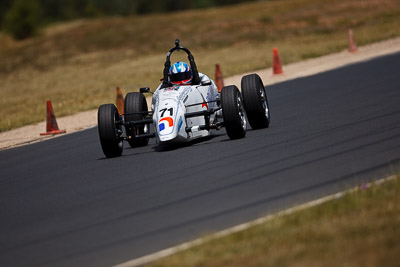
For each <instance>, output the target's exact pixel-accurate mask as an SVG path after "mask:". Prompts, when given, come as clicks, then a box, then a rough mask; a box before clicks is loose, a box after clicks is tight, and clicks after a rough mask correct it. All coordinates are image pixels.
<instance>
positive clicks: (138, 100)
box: [124, 92, 150, 147]
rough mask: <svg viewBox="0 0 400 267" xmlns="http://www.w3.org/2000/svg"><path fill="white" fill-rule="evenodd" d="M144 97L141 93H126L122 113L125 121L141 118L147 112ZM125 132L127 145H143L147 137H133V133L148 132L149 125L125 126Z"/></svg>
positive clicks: (147, 140) (147, 139)
mask: <svg viewBox="0 0 400 267" xmlns="http://www.w3.org/2000/svg"><path fill="white" fill-rule="evenodd" d="M147 111H148V109H147V102H146V97H145V96H144V95H143V94H142V93H138V92H133V93H128V94H127V95H126V97H125V103H124V113H125V121H126V122H129V121H137V120H143V118H144V117H145V116H146V114H144V112H147ZM125 129H126V134H127V135H128V136H129V141H128V142H129V145H130V146H131V147H139V146H145V145H147V144H148V143H149V138H135V137H134V136H135V135H139V134H144V133H148V132H149V129H150V127H149V125H136V126H126V127H125Z"/></svg>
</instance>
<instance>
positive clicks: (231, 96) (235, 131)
mask: <svg viewBox="0 0 400 267" xmlns="http://www.w3.org/2000/svg"><path fill="white" fill-rule="evenodd" d="M221 107H222V116H223V118H224V125H225V129H226V133H227V134H228V136H229V138H230V139H239V138H243V137H245V135H246V113H245V111H244V107H243V104H242V98H241V95H240V92H239V89H238V88H237V87H236V86H235V85H230V86H225V87H223V88H222V90H221Z"/></svg>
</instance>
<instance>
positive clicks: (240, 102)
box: [237, 92, 247, 130]
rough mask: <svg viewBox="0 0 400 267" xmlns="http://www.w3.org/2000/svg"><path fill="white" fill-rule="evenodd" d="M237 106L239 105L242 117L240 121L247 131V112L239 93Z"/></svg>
mask: <svg viewBox="0 0 400 267" xmlns="http://www.w3.org/2000/svg"><path fill="white" fill-rule="evenodd" d="M237 105H238V110H239V116H240V121H241V124H242V128H243V129H244V130H246V127H247V121H246V112H245V110H244V108H243V104H242V98H241V96H240V93H239V92H238V93H237Z"/></svg>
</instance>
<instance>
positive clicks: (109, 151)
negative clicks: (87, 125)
mask: <svg viewBox="0 0 400 267" xmlns="http://www.w3.org/2000/svg"><path fill="white" fill-rule="evenodd" d="M119 121H120V117H119V114H118V110H117V108H116V107H115V106H114V105H113V104H104V105H101V106H100V107H99V109H98V112H97V124H98V130H99V137H100V144H101V148H102V149H103V153H104V155H105V156H106V157H107V158H113V157H119V156H121V154H122V151H123V138H122V133H123V132H122V127H121V125H120V124H118V122H119Z"/></svg>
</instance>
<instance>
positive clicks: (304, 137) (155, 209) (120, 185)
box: [0, 53, 400, 266]
mask: <svg viewBox="0 0 400 267" xmlns="http://www.w3.org/2000/svg"><path fill="white" fill-rule="evenodd" d="M399 69H400V53H397V54H393V55H391V56H386V57H381V58H377V59H374V60H370V61H367V62H363V63H359V64H354V65H350V66H347V67H343V68H339V69H336V70H333V71H329V72H325V73H322V74H318V75H314V76H310V77H306V78H300V79H296V80H292V81H288V82H284V83H280V84H276V85H274V86H270V87H267V92H268V97H269V101H270V107H271V116H272V122H271V125H270V128H268V129H263V130H257V131H252V130H249V131H248V132H247V135H246V138H245V139H241V140H236V141H230V140H229V139H228V137H227V136H226V135H225V133H224V132H223V131H220V132H217V133H216V135H214V136H213V137H212V138H209V139H205V140H202V142H195V143H192V144H190V145H189V146H183V147H174V148H171V149H158V148H157V147H156V146H155V144H154V142H153V143H151V144H150V145H149V146H147V147H143V148H139V149H130V148H127V146H125V148H126V149H125V151H124V153H123V156H122V157H120V158H116V159H105V158H104V157H103V154H102V152H101V149H100V145H99V141H98V136H97V129H96V128H93V129H89V130H86V131H82V132H79V133H75V134H70V135H65V136H63V137H59V138H55V139H52V140H49V141H45V142H41V143H36V144H32V145H28V146H24V147H19V148H14V149H10V150H4V151H0V237H1V238H0V266H109V265H112V264H117V263H121V262H124V261H127V260H130V259H133V258H136V257H139V256H143V255H146V254H149V253H152V252H155V251H158V250H161V249H164V248H166V247H169V246H173V245H176V244H179V243H182V242H185V241H188V240H191V239H194V238H197V237H199V236H201V235H204V234H206V233H210V232H215V231H218V230H221V229H224V228H228V227H231V226H234V225H237V224H240V223H243V222H246V221H249V220H252V219H255V218H258V217H260V216H263V215H266V214H269V213H272V212H274V211H277V210H281V209H284V208H287V207H289V206H292V205H295V204H299V203H303V202H306V201H309V200H312V199H315V198H319V197H322V196H324V195H326V194H331V193H334V192H337V191H340V190H343V189H345V188H349V187H352V186H354V185H357V184H359V183H361V182H367V181H370V180H373V179H377V178H382V177H385V176H388V175H391V174H393V173H394V172H399V171H400V75H399V71H398V70H399Z"/></svg>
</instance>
